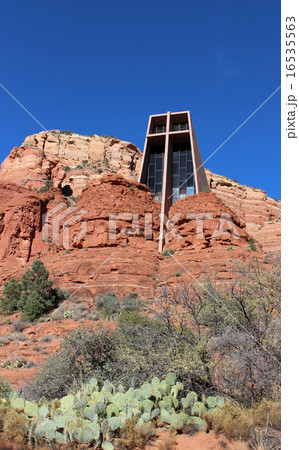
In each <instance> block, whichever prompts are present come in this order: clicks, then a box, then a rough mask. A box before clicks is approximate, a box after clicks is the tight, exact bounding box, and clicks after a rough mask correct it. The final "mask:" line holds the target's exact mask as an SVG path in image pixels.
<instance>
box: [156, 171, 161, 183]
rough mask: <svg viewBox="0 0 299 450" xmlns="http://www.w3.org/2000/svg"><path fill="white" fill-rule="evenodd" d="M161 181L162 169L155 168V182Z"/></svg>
mask: <svg viewBox="0 0 299 450" xmlns="http://www.w3.org/2000/svg"><path fill="white" fill-rule="evenodd" d="M161 182H162V170H157V171H156V183H161Z"/></svg>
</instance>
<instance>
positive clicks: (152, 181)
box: [149, 177, 155, 189]
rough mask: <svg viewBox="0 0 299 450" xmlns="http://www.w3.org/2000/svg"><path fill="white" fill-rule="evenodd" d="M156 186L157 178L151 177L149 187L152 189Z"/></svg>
mask: <svg viewBox="0 0 299 450" xmlns="http://www.w3.org/2000/svg"><path fill="white" fill-rule="evenodd" d="M154 186H155V178H153V177H152V178H150V179H149V187H150V189H154Z"/></svg>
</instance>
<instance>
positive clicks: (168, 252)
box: [162, 248, 175, 258]
mask: <svg viewBox="0 0 299 450" xmlns="http://www.w3.org/2000/svg"><path fill="white" fill-rule="evenodd" d="M174 253H175V251H174V250H173V249H172V248H168V249H167V250H164V252H163V253H162V255H163V256H164V258H170V257H171V255H174Z"/></svg>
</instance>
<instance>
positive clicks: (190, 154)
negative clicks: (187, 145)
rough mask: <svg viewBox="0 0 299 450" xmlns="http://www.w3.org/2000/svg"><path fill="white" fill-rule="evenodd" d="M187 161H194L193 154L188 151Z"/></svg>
mask: <svg viewBox="0 0 299 450" xmlns="http://www.w3.org/2000/svg"><path fill="white" fill-rule="evenodd" d="M187 161H192V153H191V150H187Z"/></svg>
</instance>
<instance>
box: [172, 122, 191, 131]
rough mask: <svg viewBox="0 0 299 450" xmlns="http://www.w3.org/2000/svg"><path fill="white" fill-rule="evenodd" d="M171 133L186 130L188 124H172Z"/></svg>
mask: <svg viewBox="0 0 299 450" xmlns="http://www.w3.org/2000/svg"><path fill="white" fill-rule="evenodd" d="M172 128H173V131H182V130H188V122H180V123H174V124H173V127H172Z"/></svg>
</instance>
